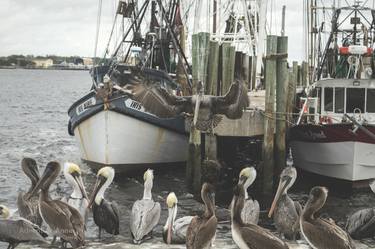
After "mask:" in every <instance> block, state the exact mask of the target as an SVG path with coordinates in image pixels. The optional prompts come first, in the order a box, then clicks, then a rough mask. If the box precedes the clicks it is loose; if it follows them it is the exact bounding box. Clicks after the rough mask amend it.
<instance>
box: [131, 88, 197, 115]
mask: <svg viewBox="0 0 375 249" xmlns="http://www.w3.org/2000/svg"><path fill="white" fill-rule="evenodd" d="M127 88H128V89H130V90H131V91H132V94H133V99H134V100H136V101H137V102H139V103H140V104H141V105H142V106H143V107H144V108H145V110H146V111H148V112H150V113H152V114H155V115H156V116H158V117H161V118H170V117H174V116H176V115H178V114H180V113H182V112H189V113H191V112H192V110H191V104H190V102H191V98H190V97H178V96H175V95H173V94H170V93H168V92H167V91H166V90H165V89H164V88H162V87H160V86H157V85H155V84H152V85H150V84H135V85H129V86H128V87H127Z"/></svg>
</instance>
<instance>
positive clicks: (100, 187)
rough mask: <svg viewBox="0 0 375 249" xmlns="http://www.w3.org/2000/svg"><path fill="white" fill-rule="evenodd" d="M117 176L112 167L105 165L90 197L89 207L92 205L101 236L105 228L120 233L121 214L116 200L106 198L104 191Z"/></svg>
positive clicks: (107, 230) (115, 233) (108, 231)
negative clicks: (110, 200)
mask: <svg viewBox="0 0 375 249" xmlns="http://www.w3.org/2000/svg"><path fill="white" fill-rule="evenodd" d="M114 177H115V170H114V169H113V168H112V167H104V168H101V169H100V170H99V171H98V174H97V178H96V183H95V187H94V190H93V191H92V195H91V198H90V203H89V207H91V206H92V213H93V216H94V222H95V224H96V225H97V226H98V227H99V238H100V237H101V231H102V229H104V230H105V231H106V232H107V233H110V234H113V235H118V234H119V230H120V218H119V217H120V215H119V211H118V207H117V203H116V202H108V201H107V200H106V199H104V192H105V190H106V189H107V188H108V186H109V185H111V183H112V181H113V178H114Z"/></svg>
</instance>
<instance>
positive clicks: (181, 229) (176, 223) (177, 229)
mask: <svg viewBox="0 0 375 249" xmlns="http://www.w3.org/2000/svg"><path fill="white" fill-rule="evenodd" d="M177 202H178V200H177V197H176V195H175V193H173V192H171V193H169V195H168V197H167V207H168V219H167V222H166V223H165V226H164V227H163V240H164V242H165V243H167V244H185V243H186V231H187V229H188V226H189V225H190V222H191V220H192V219H193V216H184V217H181V218H179V219H177V220H176V216H177Z"/></svg>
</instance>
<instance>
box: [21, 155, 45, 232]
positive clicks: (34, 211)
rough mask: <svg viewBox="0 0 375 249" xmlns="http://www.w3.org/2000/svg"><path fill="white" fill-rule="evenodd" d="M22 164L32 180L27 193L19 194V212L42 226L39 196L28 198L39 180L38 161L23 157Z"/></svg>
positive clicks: (23, 216)
mask: <svg viewBox="0 0 375 249" xmlns="http://www.w3.org/2000/svg"><path fill="white" fill-rule="evenodd" d="M21 166H22V170H23V172H24V173H25V174H26V176H27V177H28V178H29V179H30V180H31V186H30V189H29V190H28V191H27V192H26V193H23V192H20V193H19V194H18V198H17V206H18V212H19V214H20V216H21V217H22V218H25V219H27V220H29V221H31V222H32V223H34V224H36V225H38V226H41V225H42V222H43V219H42V217H41V216H40V213H39V207H38V203H39V198H38V196H33V197H31V198H30V199H29V200H27V199H28V198H29V197H30V192H31V191H32V190H33V189H34V187H35V185H36V183H37V182H38V181H39V169H38V166H37V164H36V161H35V160H34V159H32V158H23V159H22V162H21Z"/></svg>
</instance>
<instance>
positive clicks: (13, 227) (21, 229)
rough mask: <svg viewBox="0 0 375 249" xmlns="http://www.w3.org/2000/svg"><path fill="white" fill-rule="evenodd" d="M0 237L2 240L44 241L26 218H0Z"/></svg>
mask: <svg viewBox="0 0 375 249" xmlns="http://www.w3.org/2000/svg"><path fill="white" fill-rule="evenodd" d="M0 239H1V240H2V241H19V242H27V241H34V242H46V240H45V239H44V238H43V237H42V236H41V235H40V234H39V232H38V231H37V230H35V228H34V226H33V224H32V223H31V222H29V221H27V220H23V219H20V220H2V219H1V220H0Z"/></svg>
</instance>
